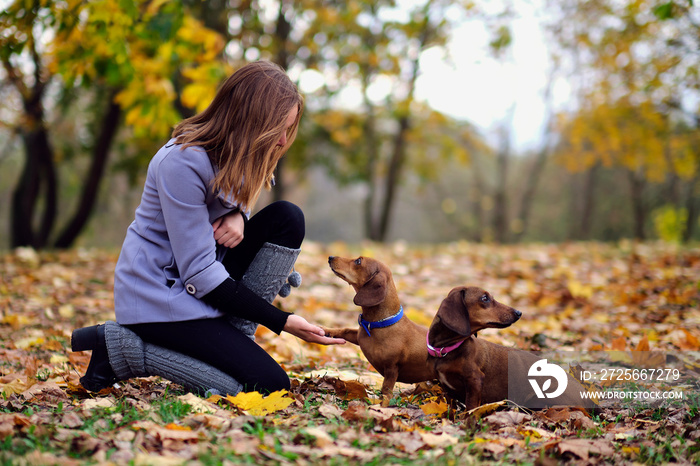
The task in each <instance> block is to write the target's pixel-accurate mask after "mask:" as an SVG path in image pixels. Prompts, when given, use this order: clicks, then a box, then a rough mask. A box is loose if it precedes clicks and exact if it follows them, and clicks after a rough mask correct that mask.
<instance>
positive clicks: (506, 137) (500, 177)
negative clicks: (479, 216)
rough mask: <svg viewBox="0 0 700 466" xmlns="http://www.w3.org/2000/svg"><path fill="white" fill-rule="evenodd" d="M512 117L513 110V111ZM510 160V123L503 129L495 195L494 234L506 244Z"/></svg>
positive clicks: (499, 240)
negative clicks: (507, 188)
mask: <svg viewBox="0 0 700 466" xmlns="http://www.w3.org/2000/svg"><path fill="white" fill-rule="evenodd" d="M510 114H511V117H512V114H513V110H512V109H511V112H510ZM509 160H510V123H508V124H505V123H504V125H503V127H502V128H501V147H500V149H499V151H498V155H497V162H498V163H497V166H496V190H495V193H494V213H493V230H494V231H493V234H494V239H495V240H496V242H498V243H505V242H506V240H507V237H508V213H507V203H508V198H507V194H506V187H507V185H508V164H509Z"/></svg>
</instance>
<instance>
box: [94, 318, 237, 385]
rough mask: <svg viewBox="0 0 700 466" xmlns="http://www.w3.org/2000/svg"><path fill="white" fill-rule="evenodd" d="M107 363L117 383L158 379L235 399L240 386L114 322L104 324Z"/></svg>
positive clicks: (228, 378)
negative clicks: (146, 341) (133, 379)
mask: <svg viewBox="0 0 700 466" xmlns="http://www.w3.org/2000/svg"><path fill="white" fill-rule="evenodd" d="M104 325H105V341H106V343H107V354H108V356H109V363H110V365H111V366H112V370H114V374H115V375H116V376H117V378H118V379H119V380H127V379H130V378H132V377H149V376H152V375H157V376H160V377H163V378H164V379H168V380H170V381H172V382H175V383H177V384H180V385H182V386H183V387H185V389H186V390H189V391H191V392H194V393H198V394H200V395H204V394H205V393H207V392H211V393H217V394H222V395H224V394H229V395H236V394H237V393H238V392H240V391H241V390H242V389H243V386H242V385H241V384H240V383H239V382H238V381H237V380H236V379H234V378H233V377H231V376H230V375H228V374H226V373H225V372H223V371H220V370H219V369H217V368H215V367H213V366H210V365H209V364H206V363H204V362H202V361H200V360H198V359H195V358H192V357H190V356H187V355H184V354H182V353H178V352H176V351H172V350H169V349H166V348H163V347H160V346H156V345H153V344H151V343H145V342H144V341H143V340H141V338H140V337H139V336H138V335H136V334H135V333H134V332H132V331H131V330H129V329H128V328H126V327H123V326H121V325H119V324H118V323H116V322H114V321H107V322H105V324H104Z"/></svg>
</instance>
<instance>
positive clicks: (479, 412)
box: [468, 400, 506, 419]
mask: <svg viewBox="0 0 700 466" xmlns="http://www.w3.org/2000/svg"><path fill="white" fill-rule="evenodd" d="M505 404H506V401H505V400H502V401H497V402H495V403H487V404H485V405H481V406H477V407H476V408H474V409H472V410H470V411H469V413H468V414H469V416H470V417H473V418H474V419H480V418H482V417H484V416H485V415H487V414H491V413H492V412H494V411H496V410H497V409H498V408H500V407H501V406H505Z"/></svg>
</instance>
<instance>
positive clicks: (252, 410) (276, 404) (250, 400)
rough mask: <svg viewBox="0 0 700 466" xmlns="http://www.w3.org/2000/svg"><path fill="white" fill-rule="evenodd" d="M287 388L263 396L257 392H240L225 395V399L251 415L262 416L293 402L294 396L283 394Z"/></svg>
mask: <svg viewBox="0 0 700 466" xmlns="http://www.w3.org/2000/svg"><path fill="white" fill-rule="evenodd" d="M286 394H287V390H279V391H276V392H272V393H270V394H269V395H268V396H266V397H263V396H262V394H260V393H259V392H241V393H239V394H238V395H236V396H231V395H229V396H227V397H226V400H227V401H229V402H230V403H232V404H233V405H235V406H237V407H238V408H240V409H242V410H243V411H246V412H247V413H248V414H251V415H253V416H264V415H266V414H269V413H274V412H275V411H280V410H282V409H285V408H286V407H287V406H289V405H290V404H292V403H294V398H290V397H287V396H285V395H286Z"/></svg>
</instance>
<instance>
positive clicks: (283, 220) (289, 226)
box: [268, 201, 306, 248]
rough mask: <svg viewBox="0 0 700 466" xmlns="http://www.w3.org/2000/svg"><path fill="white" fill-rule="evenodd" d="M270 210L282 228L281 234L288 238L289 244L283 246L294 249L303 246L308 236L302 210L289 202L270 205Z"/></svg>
mask: <svg viewBox="0 0 700 466" xmlns="http://www.w3.org/2000/svg"><path fill="white" fill-rule="evenodd" d="M268 208H270V209H272V210H273V211H274V216H275V218H277V219H278V221H279V223H280V224H281V225H280V226H281V227H282V228H281V229H280V232H284V236H286V241H287V243H288V244H284V245H282V246H288V247H293V248H298V247H299V246H301V243H302V241H304V236H305V235H306V221H305V219H304V212H303V211H302V210H301V208H299V206H297V205H296V204H293V203H291V202H289V201H276V202H273V203H272V204H270V205H269V206H268Z"/></svg>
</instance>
